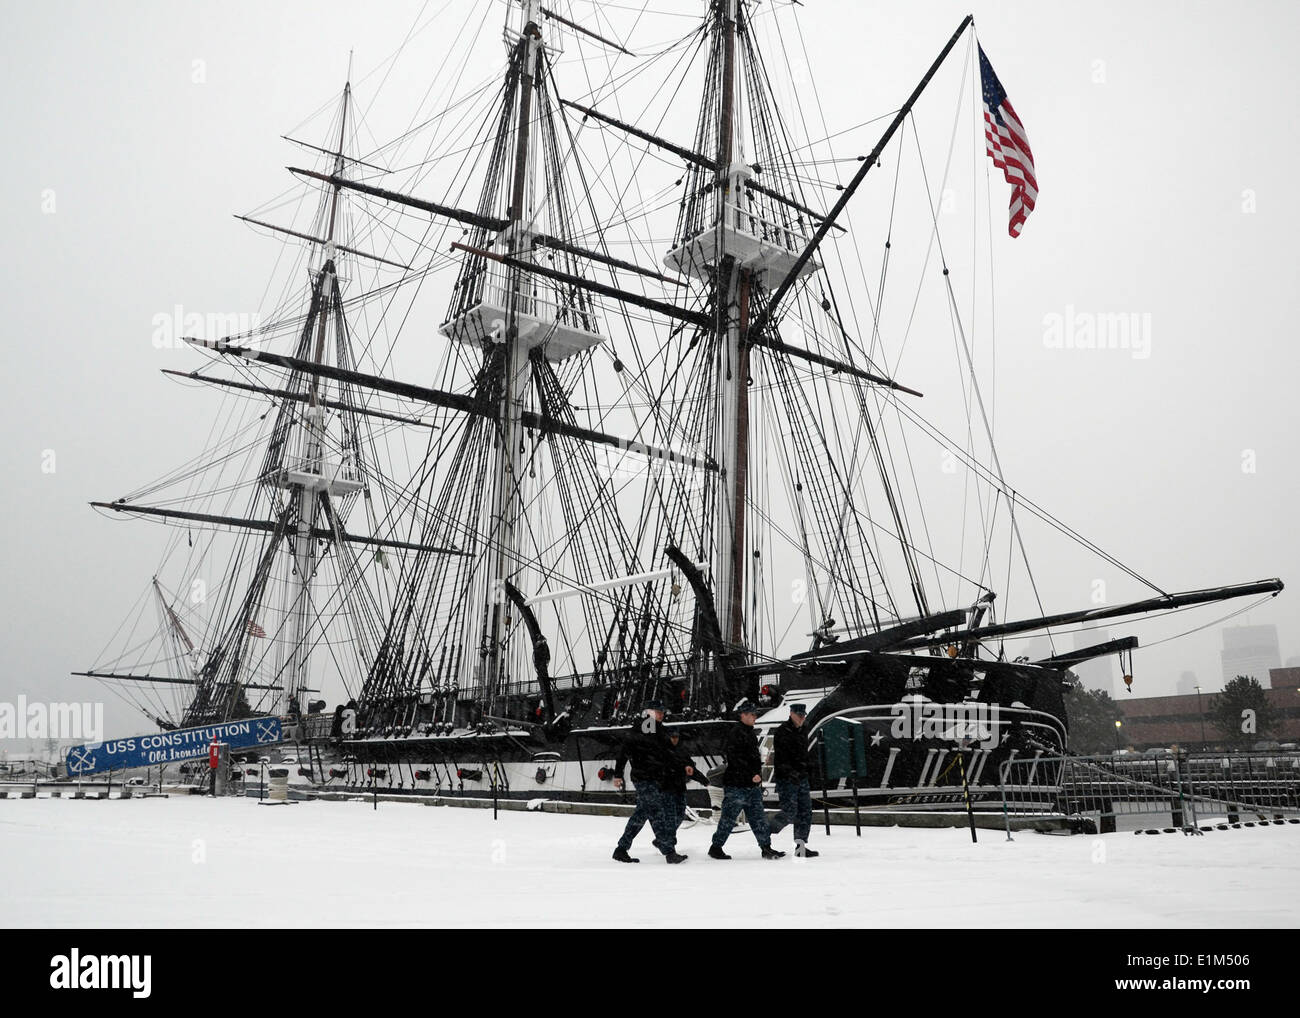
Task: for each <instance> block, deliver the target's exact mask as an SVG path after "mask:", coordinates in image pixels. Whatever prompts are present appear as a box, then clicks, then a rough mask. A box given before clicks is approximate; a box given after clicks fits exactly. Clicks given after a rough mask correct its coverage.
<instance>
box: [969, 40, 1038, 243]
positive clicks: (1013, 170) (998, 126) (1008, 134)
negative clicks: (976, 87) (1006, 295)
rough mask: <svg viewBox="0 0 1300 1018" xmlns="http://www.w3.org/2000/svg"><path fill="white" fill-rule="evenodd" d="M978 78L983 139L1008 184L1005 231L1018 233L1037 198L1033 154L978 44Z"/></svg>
mask: <svg viewBox="0 0 1300 1018" xmlns="http://www.w3.org/2000/svg"><path fill="white" fill-rule="evenodd" d="M980 80H981V81H982V82H983V85H984V141H985V145H986V147H987V149H988V153H989V158H990V159H992V160H993V165H994V166H996V167H997V168H998V169H1000V170H1001V171H1002V175H1003V176H1004V177H1006V178H1007V183H1008V184H1010V185H1011V188H1012V190H1011V210H1010V211H1011V220H1010V223H1009V224H1008V227H1007V232H1009V233H1010V234H1011V236H1013V237H1019V236H1020V230H1021V228H1022V227H1023V226H1024V225H1025V220H1026V219H1027V218H1028V217H1029V213H1031V212H1033V211H1034V203H1035V202H1036V201H1037V200H1038V178H1037V177H1036V176H1035V175H1034V155H1033V153H1032V152H1030V151H1029V138H1028V137H1027V136H1026V135H1025V125H1024V124H1022V123H1021V122H1020V118H1019V117H1018V116H1016V111H1015V110H1014V109H1012V108H1011V103H1009V102H1008V101H1007V92H1006V89H1004V88H1003V87H1002V82H1000V81H998V76H997V75H996V74H995V73H994V72H993V65H992V64H990V63H989V58H988V57H986V56H985V55H984V47H983V46H981V47H980Z"/></svg>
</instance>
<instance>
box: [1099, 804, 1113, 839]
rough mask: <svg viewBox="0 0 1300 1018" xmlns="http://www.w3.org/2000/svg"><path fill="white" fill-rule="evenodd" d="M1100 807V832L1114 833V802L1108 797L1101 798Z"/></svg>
mask: <svg viewBox="0 0 1300 1018" xmlns="http://www.w3.org/2000/svg"><path fill="white" fill-rule="evenodd" d="M1099 805H1100V807H1101V833H1102V834H1114V833H1115V804H1114V802H1112V801H1111V800H1110V799H1102V800H1100V803H1099Z"/></svg>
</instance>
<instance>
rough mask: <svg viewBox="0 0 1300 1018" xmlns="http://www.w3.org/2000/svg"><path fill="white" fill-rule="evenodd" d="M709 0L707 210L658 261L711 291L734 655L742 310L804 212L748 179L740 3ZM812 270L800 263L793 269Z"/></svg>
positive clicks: (770, 276)
mask: <svg viewBox="0 0 1300 1018" xmlns="http://www.w3.org/2000/svg"><path fill="white" fill-rule="evenodd" d="M711 3H712V10H713V33H714V45H713V53H712V56H711V59H710V64H709V67H710V73H709V79H708V80H707V81H706V83H705V88H706V93H705V95H706V103H705V111H704V114H703V116H702V119H701V123H700V124H699V126H698V129H697V149H696V152H697V153H698V154H693V155H692V156H691V159H690V162H692V163H693V167H692V169H691V170H690V171H688V172H689V174H691V175H696V174H698V177H696V178H695V179H697V180H698V181H699V184H700V185H704V190H705V191H711V192H712V198H711V201H710V205H709V206H708V208H709V212H707V213H706V212H704V208H703V207H701V204H700V203H701V195H700V194H699V192H698V191H692V192H690V194H691V196H690V197H689V198H688V202H687V206H686V208H685V210H684V214H683V217H682V220H681V225H680V226H679V231H680V232H679V234H678V242H677V246H675V247H674V248H673V249H672V250H671V251H670V252H669V253H668V255H667V257H666V258H665V259H664V261H665V264H667V265H668V266H669V267H670V268H672V269H674V270H676V271H678V272H680V273H683V274H685V275H692V276H695V277H696V278H697V279H700V280H702V281H703V282H704V283H705V284H706V285H708V286H711V287H712V289H713V298H714V299H713V302H712V303H713V309H714V315H715V317H714V321H713V324H712V327H713V332H714V334H715V338H716V343H715V344H714V345H713V350H714V351H715V356H716V359H717V360H716V364H715V365H714V397H715V404H714V405H715V417H714V421H713V434H714V450H715V453H714V455H715V457H716V459H717V460H718V464H719V467H720V483H719V486H718V489H717V496H716V498H715V500H714V504H713V521H712V525H713V532H714V543H713V562H712V567H713V578H714V587H713V594H714V600H715V602H716V609H717V616H718V625H719V631H720V633H721V635H722V639H723V640H724V641H725V642H726V643H728V644H729V645H730V646H731V648H732V650H733V651H740V650H742V649H743V648H744V646H745V643H746V632H745V629H746V627H745V598H746V566H747V565H748V557H747V554H746V534H745V517H746V510H747V504H748V494H749V491H748V489H749V476H748V475H749V430H750V429H749V384H750V347H751V346H752V345H754V344H755V342H756V340H755V338H754V337H753V336H751V335H750V332H751V330H750V309H751V306H753V305H754V303H755V301H756V300H757V299H758V296H759V294H760V292H761V291H764V290H766V288H767V287H769V286H770V285H771V283H772V282H773V281H775V280H780V279H781V278H782V277H783V276H784V275H785V274H786V273H788V272H789V271H791V269H792V267H793V266H794V262H795V257H796V255H797V253H798V249H799V248H800V247H802V246H803V243H804V240H805V238H804V237H803V236H802V235H801V234H800V233H799V232H798V230H797V229H795V228H793V225H794V224H792V223H791V221H790V216H789V212H790V210H791V209H795V210H802V206H800V205H799V204H798V203H797V202H794V201H793V200H791V199H787V198H784V197H783V196H781V195H779V194H776V193H774V192H773V191H772V190H771V189H770V188H766V187H761V186H760V185H758V184H757V182H755V181H754V178H755V176H756V175H757V173H758V171H757V169H756V167H755V166H752V165H750V164H749V163H748V162H747V161H746V158H745V153H744V151H743V145H742V144H741V138H740V135H741V132H740V129H739V128H740V125H741V124H742V123H743V122H744V117H743V116H742V112H743V111H742V110H741V109H739V107H740V103H739V102H738V82H739V81H740V80H741V79H742V75H741V73H740V68H739V61H738V59H737V56H738V53H739V51H740V49H741V47H740V45H739V43H740V42H741V41H743V40H744V38H745V33H746V31H747V29H746V22H745V19H746V16H747V15H746V10H745V7H744V4H743V2H742V0H711ZM714 96H716V97H717V98H716V100H714V99H713V97H714ZM748 99H749V102H750V103H751V104H752V103H760V104H761V103H764V102H766V101H767V97H766V96H755V95H750V96H749V97H748ZM751 119H752V118H751ZM759 119H760V120H761V119H762V118H761V117H760V118H759ZM711 143H712V144H711ZM704 153H707V155H705V154H704ZM706 173H707V174H708V175H709V176H708V177H705V176H704V175H705V174H706ZM709 178H711V180H710V179H709ZM706 180H708V181H709V183H711V187H710V186H708V184H705V181H706ZM773 201H776V202H780V203H783V207H784V211H773V209H776V208H778V206H774V205H773V204H772V203H773ZM818 267H819V266H818V264H817V262H815V261H813V260H807V261H806V263H805V264H804V265H802V266H800V267H799V270H798V275H800V276H802V275H805V274H807V273H810V272H813V271H815V270H816V269H817V268H818ZM750 543H752V542H750Z"/></svg>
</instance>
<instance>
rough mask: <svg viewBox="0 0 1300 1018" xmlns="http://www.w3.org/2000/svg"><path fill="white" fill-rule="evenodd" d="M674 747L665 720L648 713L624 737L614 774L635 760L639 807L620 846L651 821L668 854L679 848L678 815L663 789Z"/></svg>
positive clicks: (657, 842) (662, 849) (657, 840)
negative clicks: (675, 821) (669, 740)
mask: <svg viewBox="0 0 1300 1018" xmlns="http://www.w3.org/2000/svg"><path fill="white" fill-rule="evenodd" d="M672 753H673V750H672V746H671V745H670V744H669V742H668V732H667V730H666V729H665V728H664V725H663V722H661V721H656V720H655V719H654V718H653V717H650V716H648V715H647V716H646V717H644V718H640V719H638V720H637V721H636V722H635V723H634V724H633V725H632V728H631V730H630V731H629V732H628V734H627V736H626V737H625V738H624V740H623V748H622V749H621V750H620V751H619V755H618V759H617V760H616V761H615V763H614V774H615V775H616V776H617V777H619V778H622V777H623V769H624V767H625V766H626V765H627V763H628V762H629V761H631V764H632V783H633V784H634V785H636V809H635V810H634V811H633V813H632V815H631V816H630V817H628V819H627V826H626V827H625V828H623V836H622V837H621V838H619V839H618V847H619V848H620V849H622V850H623V851H624V852H626V851H627V850H628V849H630V848H631V847H632V842H633V840H634V839H635V838H636V836H637V835H638V834H640V833H641V828H643V827H644V826H645V825H646V822H647V821H649V823H650V829H651V830H652V831H653V832H654V836H655V837H654V846H655V848H657V849H658V850H659V851H660V852H662V853H663V854H664V855H671V854H672V853H673V852H674V851H675V850H676V848H677V825H676V824H675V823H673V819H672V818H673V817H674V816H675V815H676V811H675V809H674V807H673V806H672V805H671V804H670V802H669V799H668V796H666V795H665V793H664V789H663V780H664V776H665V773H666V772H667V770H668V768H669V767H670V766H671V765H672V763H673V760H674V758H673V755H672Z"/></svg>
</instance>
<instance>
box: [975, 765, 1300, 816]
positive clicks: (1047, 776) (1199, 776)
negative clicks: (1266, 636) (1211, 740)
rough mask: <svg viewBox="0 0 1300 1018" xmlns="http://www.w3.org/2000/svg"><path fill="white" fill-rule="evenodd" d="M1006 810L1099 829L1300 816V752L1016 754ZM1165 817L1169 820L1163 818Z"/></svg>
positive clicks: (1004, 770)
mask: <svg viewBox="0 0 1300 1018" xmlns="http://www.w3.org/2000/svg"><path fill="white" fill-rule="evenodd" d="M998 782H999V787H1000V790H1001V795H1002V808H1003V815H1004V817H1006V819H1007V834H1008V837H1010V821H1011V818H1012V817H1013V816H1021V815H1025V814H1034V813H1039V814H1042V813H1052V814H1061V815H1064V816H1066V817H1067V818H1071V819H1072V820H1074V821H1075V824H1073V825H1072V829H1075V830H1078V831H1080V832H1082V831H1088V832H1097V833H1102V834H1108V833H1114V832H1116V831H1119V830H1127V831H1142V830H1147V831H1179V830H1181V831H1184V832H1186V833H1188V834H1197V833H1201V832H1202V831H1204V830H1207V829H1210V828H1218V829H1224V828H1229V827H1232V826H1236V825H1243V824H1245V825H1249V826H1255V825H1256V824H1260V825H1263V824H1284V823H1293V824H1300V755H1297V754H1287V753H1269V752H1231V753H1189V752H1186V751H1181V750H1180V751H1178V752H1161V753H1152V754H1132V753H1126V754H1119V753H1116V754H1112V755H1106V756H1101V755H1098V756H1043V755H1041V754H1039V755H1036V756H1013V757H1012V758H1011V759H1009V760H1006V761H1005V762H1003V763H1002V764H1001V766H1000V768H999V773H998ZM1165 817H1167V818H1168V821H1167V822H1163V819H1161V820H1157V819H1155V818H1165Z"/></svg>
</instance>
